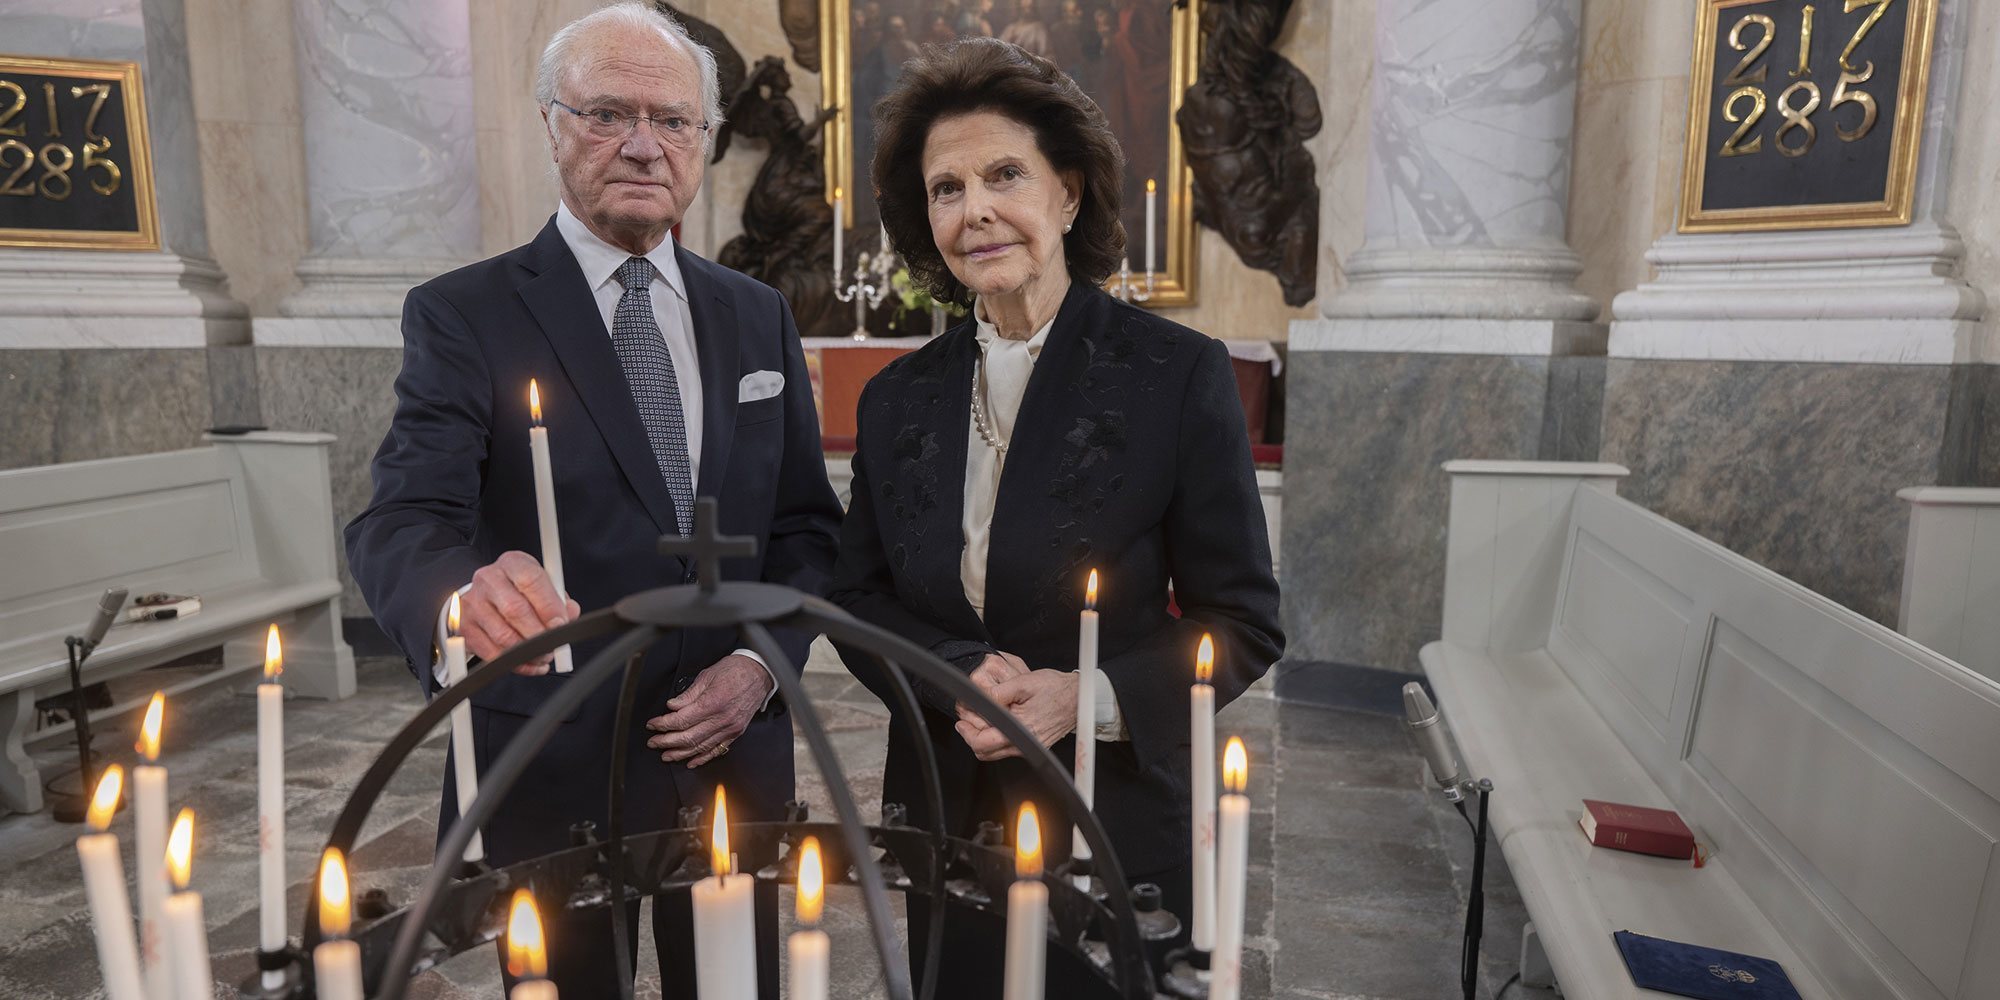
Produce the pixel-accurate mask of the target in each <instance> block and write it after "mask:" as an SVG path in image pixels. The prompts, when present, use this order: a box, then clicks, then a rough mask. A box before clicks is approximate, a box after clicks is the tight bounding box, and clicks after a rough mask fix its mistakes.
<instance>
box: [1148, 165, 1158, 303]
mask: <svg viewBox="0 0 2000 1000" xmlns="http://www.w3.org/2000/svg"><path fill="white" fill-rule="evenodd" d="M1157 198H1158V196H1157V195H1155V194H1154V193H1153V179H1152V178H1151V177H1148V178H1146V283H1147V284H1149V285H1150V284H1152V282H1153V262H1154V261H1155V260H1158V259H1159V258H1157V257H1154V256H1153V213H1154V211H1155V202H1156V199H1157Z"/></svg>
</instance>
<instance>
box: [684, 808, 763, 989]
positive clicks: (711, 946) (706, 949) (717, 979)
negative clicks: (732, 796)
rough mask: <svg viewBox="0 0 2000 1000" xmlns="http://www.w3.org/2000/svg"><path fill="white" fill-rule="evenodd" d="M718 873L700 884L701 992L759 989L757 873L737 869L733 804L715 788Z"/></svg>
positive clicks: (697, 971)
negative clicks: (733, 847)
mask: <svg viewBox="0 0 2000 1000" xmlns="http://www.w3.org/2000/svg"><path fill="white" fill-rule="evenodd" d="M711 843H712V846H711V855H710V858H711V861H712V863H713V864H714V866H715V874H714V875H711V876H709V877H708V878H705V879H702V880H701V881H699V882H696V883H695V884H694V889H693V890H692V891H693V894H694V958H695V968H694V979H695V994H696V995H697V996H699V997H703V998H709V1000H713V998H717V997H751V996H756V995H757V950H756V943H757V925H756V922H755V913H754V911H753V909H752V902H751V900H752V897H751V889H752V886H753V884H754V883H755V882H756V879H753V878H751V877H749V876H747V875H737V874H734V873H733V871H732V870H731V869H732V865H731V858H730V854H729V806H728V803H727V802H726V801H725V800H724V797H723V794H722V787H721V786H719V785H718V786H716V789H715V833H714V839H713V841H712V842H711Z"/></svg>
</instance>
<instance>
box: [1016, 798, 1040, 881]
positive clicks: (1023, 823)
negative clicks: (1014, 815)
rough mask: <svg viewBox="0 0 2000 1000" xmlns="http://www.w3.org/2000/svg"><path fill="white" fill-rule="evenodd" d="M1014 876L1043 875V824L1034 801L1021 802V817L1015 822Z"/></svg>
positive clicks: (1036, 876) (1035, 876) (1029, 876)
mask: <svg viewBox="0 0 2000 1000" xmlns="http://www.w3.org/2000/svg"><path fill="white" fill-rule="evenodd" d="M1014 877H1015V878H1024V879H1028V878H1041V877H1042V825H1041V823H1040V822H1038V821H1037V820H1036V819H1035V804H1034V803H1033V802H1023V803H1021V818H1020V820H1019V821H1017V822H1016V823H1015V824H1014Z"/></svg>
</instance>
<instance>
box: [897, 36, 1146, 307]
mask: <svg viewBox="0 0 2000 1000" xmlns="http://www.w3.org/2000/svg"><path fill="white" fill-rule="evenodd" d="M977 111H991V112H995V113H997V114H1001V115H1005V116H1006V117H1008V118H1010V119H1012V120H1014V121H1017V122H1019V123H1021V124H1022V125H1024V126H1026V127H1027V128H1028V129H1029V130H1030V131H1032V132H1034V134H1035V145H1036V147H1037V148H1038V149H1039V150H1040V151H1041V154H1042V155H1043V156H1045V157H1048V160H1049V163H1050V164H1051V165H1053V166H1054V167H1055V168H1056V169H1057V170H1058V171H1068V170H1074V171H1076V173H1077V174H1078V175H1079V176H1080V177H1081V178H1082V180H1083V190H1082V192H1081V197H1080V198H1079V200H1078V206H1077V213H1076V219H1075V221H1074V224H1073V225H1072V226H1071V228H1070V232H1069V234H1068V235H1067V236H1064V237H1063V256H1064V257H1065V258H1066V259H1067V260H1068V262H1069V273H1070V278H1071V279H1072V280H1076V281H1083V282H1088V283H1090V284H1093V285H1098V284H1103V283H1104V280H1105V279H1106V278H1109V277H1110V276H1111V275H1112V273H1113V272H1115V271H1117V270H1118V262H1119V261H1120V260H1121V259H1123V258H1124V256H1125V224H1124V223H1123V222H1121V221H1119V218H1118V208H1119V199H1120V190H1121V185H1122V182H1123V179H1124V175H1125V153H1124V151H1123V150H1121V149H1120V148H1119V146H1118V137H1117V136H1116V135H1113V134H1112V132H1111V126H1110V124H1109V123H1108V122H1106V121H1105V119H1104V112H1103V111H1101V110H1099V109H1098V107H1097V104H1096V102H1094V101H1092V100H1091V99H1090V98H1089V97H1087V96H1085V94H1084V92H1083V89H1082V88H1080V87H1078V86H1077V85H1076V81H1075V80H1072V79H1070V78H1069V75H1068V74H1066V73H1064V72H1063V71H1062V70H1061V69H1058V68H1057V67H1056V64H1055V63H1052V62H1050V61H1048V60H1047V59H1043V58H1041V57H1040V56H1036V55H1032V54H1030V53H1029V52H1028V51H1027V50H1026V49H1023V48H1021V47H1020V46H1018V45H1014V44H1011V43H1009V42H1003V41H1000V40H999V39H997V38H983V37H979V38H966V39H961V40H959V41H956V42H953V43H951V44H950V45H946V46H943V47H941V48H940V47H936V46H931V47H926V48H925V49H924V50H923V53H922V54H921V55H919V56H918V57H917V58H915V59H913V60H911V61H910V62H909V63H908V64H906V65H905V66H904V67H903V73H902V76H900V77H898V78H897V80H896V85H895V87H894V88H892V89H891V90H890V91H889V93H888V94H887V95H886V96H884V97H883V98H882V99H881V100H880V101H877V102H876V104H875V162H874V164H873V165H872V168H871V171H870V174H871V177H872V179H873V181H874V184H875V202H876V206H877V208H878V209H879V210H880V212H881V215H882V225H883V227H884V228H885V229H887V230H888V232H889V242H890V244H891V245H893V246H894V247H895V248H896V250H897V251H898V252H899V253H901V254H902V255H903V260H904V262H906V263H907V264H909V266H910V278H911V279H912V280H913V281H915V282H916V284H917V285H918V287H921V288H923V289H924V290H925V291H928V292H930V293H931V295H933V296H934V297H936V298H938V299H941V300H946V301H951V302H957V303H960V304H968V305H969V304H970V303H971V301H972V295H971V293H970V292H969V291H967V289H966V287H965V286H964V285H963V284H961V283H959V280H958V278H957V277H956V276H954V275H953V274H952V273H951V269H950V268H948V267H946V266H945V262H944V255H943V254H941V253H939V252H938V248H937V244H936V243H934V242H933V241H932V239H931V226H930V210H929V197H928V195H927V193H926V191H925V189H924V177H923V160H924V143H925V142H926V141H927V140H928V139H929V138H930V133H931V127H932V126H934V125H936V124H937V123H938V122H939V121H940V120H942V119H945V118H949V117H952V116H954V115H963V114H971V113H973V112H977Z"/></svg>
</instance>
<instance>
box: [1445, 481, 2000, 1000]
mask: <svg viewBox="0 0 2000 1000" xmlns="http://www.w3.org/2000/svg"><path fill="white" fill-rule="evenodd" d="M1445 468H1446V470H1447V471H1448V472H1449V473H1450V474H1451V484H1452V485H1451V489H1452V495H1451V514H1450V520H1449V536H1448V541H1447V556H1446V570H1445V574H1446V579H1445V594H1444V623H1443V624H1444V628H1443V637H1442V639H1441V640H1440V641H1437V642H1434V643H1431V644H1429V645H1427V646H1426V647H1424V649H1423V651H1422V653H1421V659H1422V663H1423V667H1424V670H1425V672H1426V674H1428V676H1429V679H1430V681H1431V683H1432V685H1433V686H1434V687H1435V689H1436V691H1437V693H1438V696H1439V698H1438V700H1439V703H1440V708H1441V710H1442V712H1443V713H1444V716H1445V718H1446V721H1447V722H1448V723H1449V726H1450V729H1451V732H1452V734H1453V735H1454V737H1455V738H1456V740H1457V742H1458V744H1459V747H1460V750H1461V752H1462V754H1463V756H1464V759H1465V761H1466V764H1467V767H1466V771H1467V773H1468V774H1472V775H1478V776H1484V777H1490V778H1491V779H1492V780H1493V782H1494V784H1495V786H1496V790H1495V792H1494V793H1493V798H1492V820H1493V824H1494V827H1495V829H1496V831H1497V838H1498V843H1499V846H1500V848H1501V850H1502V851H1503V852H1504V853H1505V855H1506V859H1507V864H1508V867H1509V869H1510V870H1511V871H1512V873H1513V875H1514V878H1515V881H1516V882H1517V883H1518V884H1519V886H1520V890H1521V894H1522V898H1523V901H1524V902H1525V903H1526V906H1527V909H1528V913H1529V916H1530V919H1531V920H1532V921H1533V923H1534V926H1535V928H1536V931H1537V933H1538V936H1539V939H1540V941H1541V942H1542V945H1543V947H1544V948H1545V950H1546V952H1547V958H1548V960H1549V962H1550V964H1551V965H1552V966H1553V968H1554V972H1555V976H1556V979H1557V981H1558V982H1559V983H1560V984H1561V986H1562V987H1563V988H1564V991H1565V993H1566V994H1567V995H1569V996H1579V997H1593V998H1596V997H1634V998H1637V997H1642V996H1656V995H1657V994H1653V993H1649V992H1645V991H1640V990H1638V989H1637V988H1635V987H1634V986H1633V985H1632V982H1631V979H1630V977H1629V975H1628V974H1627V972H1626V970H1625V967H1624V964H1623V962H1622V960H1621V959H1620V957H1619V955H1618V952H1617V949H1616V947H1615V946H1614V944H1613V942H1612V936H1611V935H1612V933H1613V932H1614V931H1618V930H1626V929H1629V930H1632V931H1635V932H1638V933H1641V934H1648V935H1652V936H1655V937H1663V938H1669V939H1673V940H1677V941H1685V942H1690V943H1693V944H1699V945H1705V946H1710V947H1717V948H1723V949H1728V950H1731V951H1737V952H1743V953H1748V954H1752V955H1758V956H1762V957H1766V958H1772V959H1776V960H1777V961H1779V962H1780V963H1782V964H1783V965H1784V967H1785V969H1786V971H1787V973H1788V974H1789V975H1790V976H1791V978H1792V980H1793V982H1794V983H1795V984H1796V985H1797V986H1798V987H1799V990H1800V993H1801V995H1803V996H1805V997H1807V998H1840V1000H1883V998H1898V1000H1975V998H1990V997H1995V996H2000V852H1996V851H1995V850H1994V847H1995V844H1996V842H2000V683H1996V682H1995V681H1993V680H1991V679H1989V678H1987V677H1984V676H1981V675H1979V674H1977V673H1974V672H1973V671H1971V670H1969V669H1967V668H1966V667H1964V666H1962V665H1960V664H1959V663H1956V662H1954V661H1952V660H1950V659H1947V658H1945V657H1944V656H1941V655H1939V654H1937V653H1936V652H1933V651H1932V650H1930V649H1928V648H1925V647H1924V646H1922V645H1920V644H1919V643H1917V642H1915V641H1913V640H1911V639H1909V638H1906V637H1904V636H1902V635H1898V634H1897V633H1895V632H1894V631H1892V630H1890V629H1888V628H1885V627H1883V626H1882V625H1880V624H1877V623H1875V622H1873V621H1870V620H1868V619H1865V618H1863V617H1861V616H1860V615H1858V614H1855V613H1854V612H1852V611H1850V610H1848V609H1846V608H1843V607H1841V606H1839V605H1837V604H1835V603H1834V602H1832V601H1830V600H1827V599H1826V598H1824V597H1821V596H1820V595H1818V594H1815V593H1813V592H1812V591H1810V590H1808V589H1806V588H1804V587H1802V586H1799V585H1798V584H1796V583H1793V582H1791V581H1789V580H1786V579H1784V578H1782V577H1780V576H1778V575H1777V574H1775V573H1773V572H1771V571H1769V570H1767V569H1765V568H1763V567H1761V566H1759V565H1757V564H1755V563H1753V562H1751V561H1750V560H1748V559H1745V558H1743V557H1741V556H1738V555H1736V554H1734V553H1732V552H1729V551H1728V550H1726V549H1724V548H1722V547H1721V546H1719V545H1716V544H1714V543H1713V542H1710V541H1708V540H1706V539H1704V538H1701V537H1699V536H1697V535H1695V534H1694V533H1693V532H1690V531H1688V530H1686V529H1684V528H1681V527H1679V526H1677V525H1675V524H1673V523H1671V522H1669V521H1667V520H1665V519H1663V518H1661V517H1659V516H1657V515H1654V514H1652V513H1650V512H1648V511H1646V510H1644V509H1642V508H1640V507H1638V506H1636V505H1634V504H1632V503H1630V502H1628V501H1625V500H1622V499H1620V498H1619V497H1618V496H1617V494H1616V484H1617V481H1618V479H1619V478H1620V477H1621V476H1623V475H1624V474H1625V470H1624V469H1622V468H1620V467H1617V466H1608V465H1584V464H1559V463H1509V462H1452V463H1449V464H1447V465H1446V467H1445ZM1584 798H1594V799H1605V800H1610V801H1615V802H1626V803H1632V804H1636V805H1644V806H1656V807H1663V808H1670V809H1675V810H1678V811H1679V812H1680V814H1681V815H1682V817H1683V818H1685V819H1686V820H1687V821H1688V824H1689V826H1691V827H1692V828H1693V829H1694V831H1695V835H1696V838H1697V840H1698V841H1699V842H1700V843H1702V844H1703V845H1704V846H1705V847H1706V848H1707V849H1708V850H1709V851H1711V852H1712V856H1711V858H1710V860H1709V861H1708V863H1707V865H1706V866H1704V867H1701V868H1694V867H1691V866H1690V865H1689V863H1688V862H1683V861H1672V860H1668V859H1663V858H1654V857H1648V856H1644V855H1638V854H1630V853H1625V852H1621V851H1615V850H1609V849H1603V848H1594V847H1591V846H1589V844H1588V843H1587V842H1586V841H1585V839H1584V837H1583V835H1582V833H1581V832H1580V831H1579V830H1578V828H1577V820H1578V818H1579V817H1580V815H1581V813H1582V800H1583V799H1584Z"/></svg>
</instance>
